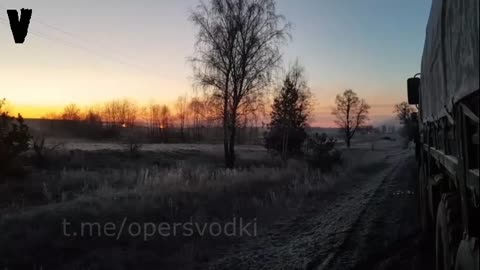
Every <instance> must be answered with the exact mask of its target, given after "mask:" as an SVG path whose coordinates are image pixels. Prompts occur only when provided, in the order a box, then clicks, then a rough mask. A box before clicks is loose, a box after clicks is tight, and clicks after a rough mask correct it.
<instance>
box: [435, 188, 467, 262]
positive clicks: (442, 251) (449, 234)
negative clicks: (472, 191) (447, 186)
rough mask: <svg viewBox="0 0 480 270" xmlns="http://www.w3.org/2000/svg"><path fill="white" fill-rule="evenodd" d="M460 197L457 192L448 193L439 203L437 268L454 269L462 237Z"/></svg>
mask: <svg viewBox="0 0 480 270" xmlns="http://www.w3.org/2000/svg"><path fill="white" fill-rule="evenodd" d="M459 209H460V199H459V197H458V195H457V194H456V193H446V194H443V195H442V199H441V201H440V203H439V204H438V211H437V225H436V229H435V255H436V256H435V263H436V269H437V270H452V269H454V266H455V265H454V262H455V256H456V253H457V247H458V243H459V242H460V239H461V232H462V227H461V224H460V218H461V217H460V211H459Z"/></svg>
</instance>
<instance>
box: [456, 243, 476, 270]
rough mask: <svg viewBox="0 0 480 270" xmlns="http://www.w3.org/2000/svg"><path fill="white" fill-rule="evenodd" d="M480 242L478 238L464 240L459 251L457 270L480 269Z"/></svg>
mask: <svg viewBox="0 0 480 270" xmlns="http://www.w3.org/2000/svg"><path fill="white" fill-rule="evenodd" d="M479 245H480V243H479V240H478V239H476V238H470V239H467V240H462V241H461V242H460V246H459V247H458V252H457V261H456V262H455V270H475V269H480V247H479Z"/></svg>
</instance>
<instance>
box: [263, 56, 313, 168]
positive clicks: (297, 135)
mask: <svg viewBox="0 0 480 270" xmlns="http://www.w3.org/2000/svg"><path fill="white" fill-rule="evenodd" d="M302 73H303V71H302V68H300V67H299V66H298V65H296V66H294V67H293V68H292V70H291V71H290V72H289V73H288V74H287V76H286V77H285V80H284V82H283V86H282V88H281V89H280V91H279V92H278V93H277V96H276V97H275V98H274V101H273V105H272V112H271V122H270V124H269V125H268V127H269V130H268V132H267V133H266V134H265V146H266V148H267V149H269V150H275V151H277V152H279V153H281V156H282V159H283V160H284V161H285V160H286V159H287V158H288V156H290V155H293V154H299V153H300V152H301V149H302V144H303V142H304V141H305V139H306V138H307V133H306V131H305V127H306V126H307V120H308V115H309V107H310V97H311V95H310V91H309V89H308V87H307V84H306V82H305V80H304V79H303V75H302Z"/></svg>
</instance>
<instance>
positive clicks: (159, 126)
mask: <svg viewBox="0 0 480 270" xmlns="http://www.w3.org/2000/svg"><path fill="white" fill-rule="evenodd" d="M211 108H212V106H211V104H209V101H208V100H207V99H202V98H197V97H194V98H190V99H189V98H187V97H186V96H181V97H179V98H178V99H177V101H176V102H175V103H174V104H173V106H168V105H166V104H159V103H153V102H151V103H149V104H147V105H139V104H138V103H137V102H135V101H133V100H131V99H127V98H124V99H115V100H111V101H108V102H105V103H103V104H98V105H94V106H88V107H86V108H81V107H80V106H79V105H77V104H75V103H72V104H69V105H67V106H65V107H64V108H63V110H62V111H61V112H59V113H48V114H46V115H45V116H43V117H42V120H41V121H36V122H37V123H32V124H31V126H32V127H33V129H34V132H36V133H39V134H40V135H42V136H49V137H80V138H90V139H120V138H124V137H126V136H129V137H131V136H132V134H134V135H135V136H136V137H137V139H138V140H141V141H144V142H163V143H176V142H219V141H221V140H222V136H223V131H222V125H221V124H222V123H221V121H220V120H219V119H218V117H216V116H215V114H214V112H213V111H212V110H211ZM30 122H33V121H30ZM240 124H241V125H240V132H239V136H238V138H237V141H238V143H261V130H262V128H261V125H260V123H259V121H258V119H257V118H256V117H253V115H248V117H247V116H246V117H244V119H243V121H241V123H240Z"/></svg>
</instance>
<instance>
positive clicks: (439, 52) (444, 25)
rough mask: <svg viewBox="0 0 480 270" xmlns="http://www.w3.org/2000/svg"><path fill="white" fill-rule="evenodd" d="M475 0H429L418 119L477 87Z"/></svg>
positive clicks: (435, 114) (434, 115)
mask: <svg viewBox="0 0 480 270" xmlns="http://www.w3.org/2000/svg"><path fill="white" fill-rule="evenodd" d="M479 2H480V1H479V0H433V2H432V9H431V11H430V18H429V20H428V24H427V32H426V40H425V48H424V50H423V58H422V75H421V76H422V82H421V87H420V106H421V114H422V120H423V121H424V122H427V121H434V120H437V119H438V118H440V117H442V116H444V115H445V114H446V110H449V111H450V110H451V109H452V106H453V104H454V103H455V102H457V101H458V100H460V99H462V98H463V97H465V96H467V95H469V94H471V93H473V92H475V91H477V90H478V89H479V76H480V75H479V72H480V70H479V61H480V59H479V50H480V48H479Z"/></svg>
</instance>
